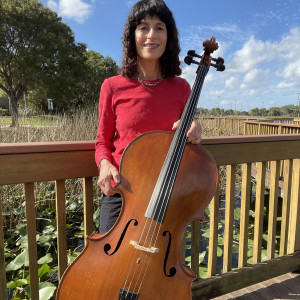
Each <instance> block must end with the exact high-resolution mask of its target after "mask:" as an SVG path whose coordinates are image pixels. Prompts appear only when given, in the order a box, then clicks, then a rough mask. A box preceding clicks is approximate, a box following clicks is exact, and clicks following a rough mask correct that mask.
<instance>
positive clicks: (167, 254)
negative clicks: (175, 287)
mask: <svg viewBox="0 0 300 300" xmlns="http://www.w3.org/2000/svg"><path fill="white" fill-rule="evenodd" d="M167 234H169V242H168V247H167V250H166V255H165V261H164V273H165V275H166V276H167V277H173V276H175V274H176V268H175V267H172V268H170V270H169V274H167V270H166V269H167V261H168V257H169V253H170V248H171V239H172V237H171V233H170V232H169V231H164V232H163V236H166V235H167Z"/></svg>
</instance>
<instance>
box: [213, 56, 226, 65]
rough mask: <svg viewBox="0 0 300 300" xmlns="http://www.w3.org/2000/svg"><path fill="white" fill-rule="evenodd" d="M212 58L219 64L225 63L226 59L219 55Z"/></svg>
mask: <svg viewBox="0 0 300 300" xmlns="http://www.w3.org/2000/svg"><path fill="white" fill-rule="evenodd" d="M211 60H213V61H215V62H216V64H217V65H218V64H221V65H223V64H224V59H223V58H222V57H218V58H217V59H215V58H212V59H211Z"/></svg>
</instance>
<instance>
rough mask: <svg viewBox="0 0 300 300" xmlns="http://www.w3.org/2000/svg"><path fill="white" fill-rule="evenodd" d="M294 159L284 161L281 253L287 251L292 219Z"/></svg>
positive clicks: (283, 253)
mask: <svg viewBox="0 0 300 300" xmlns="http://www.w3.org/2000/svg"><path fill="white" fill-rule="evenodd" d="M292 171H293V160H292V159H287V160H285V161H284V166H283V178H284V186H283V199H282V220H281V232H280V251H279V255H280V256H282V255H285V254H286V253H287V241H288V232H289V220H290V200H291V183H292Z"/></svg>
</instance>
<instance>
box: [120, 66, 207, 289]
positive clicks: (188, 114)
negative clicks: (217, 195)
mask: <svg viewBox="0 0 300 300" xmlns="http://www.w3.org/2000/svg"><path fill="white" fill-rule="evenodd" d="M201 69H202V70H201V73H202V74H201V76H203V74H204V73H205V70H203V68H201ZM204 77H205V76H204ZM203 81H204V79H203V80H202V84H203ZM202 84H201V83H200V85H198V84H197V86H196V90H198V89H199V88H200V91H201V88H202ZM194 98H198V97H194ZM192 100H193V99H192ZM194 102H195V99H194ZM194 106H195V105H193V102H192V105H190V106H189V107H188V109H189V111H188V110H187V118H186V119H185V120H186V122H187V123H188V124H189V123H191V119H192V117H193V116H191V115H192V113H193V111H194V109H195V108H194ZM185 127H187V125H186V124H185V126H183V125H182V126H181V127H180V128H183V129H182V130H181V131H183V130H184V131H186V128H185ZM180 128H179V129H180ZM179 133H180V132H179ZM181 135H182V132H181ZM178 136H179V137H178V138H177V141H176V143H174V147H173V148H175V149H176V148H178V147H179V152H181V151H182V144H183V145H184V147H185V143H182V141H181V140H182V138H181V137H180V135H178ZM178 144H179V145H178ZM184 147H183V148H184ZM175 149H172V153H174V150H175ZM171 159H172V157H171ZM173 160H174V162H175V165H176V167H175V169H177V168H178V165H179V164H180V161H181V158H175V159H174V158H173ZM169 169H170V167H169ZM165 173H167V174H168V173H170V174H171V175H170V177H171V180H170V181H171V182H172V181H174V180H175V178H174V177H176V174H177V172H174V171H173V172H172V171H171V172H170V170H168V169H167V172H165ZM165 182H166V181H165ZM169 186H170V182H168V184H167V191H168V189H170V187H169ZM165 189H166V187H165V184H164V182H163V185H162V188H161V190H165ZM158 194H161V193H158ZM165 202H168V199H167V198H166V197H163V205H160V207H159V209H160V212H159V215H161V213H162V210H163V213H165V211H166V209H167V205H166V204H167V203H165ZM158 205H159V201H156V202H155V206H156V208H155V209H156V210H157V207H158ZM153 221H154V220H152V219H151V221H150V226H149V229H148V233H147V235H146V238H145V242H144V245H145V244H146V241H147V239H148V235H149V232H150V230H151V223H153ZM147 223H148V218H146V222H145V225H144V228H143V230H142V234H141V236H140V239H139V243H140V241H141V239H142V236H143V234H144V231H145V229H146V228H147ZM157 223H158V222H156V223H155V226H154V230H153V231H152V237H151V239H150V241H149V248H150V247H151V243H152V242H153V236H154V234H155V231H156V227H157ZM161 225H162V224H161V223H160V225H159V229H158V231H157V234H156V238H155V241H154V246H155V244H156V242H157V238H158V235H159V232H160V228H161ZM135 252H136V251H135ZM134 256H135V255H134ZM147 256H149V255H146V257H147ZM133 261H134V258H133ZM150 261H151V257H150V259H148V263H147V265H146V268H145V271H142V270H143V267H142V268H141V271H140V274H139V276H138V280H139V278H140V276H141V274H142V272H144V275H143V278H142V280H141V283H140V287H139V290H140V288H141V286H142V283H143V280H144V278H145V275H146V272H147V269H148V267H149V263H150ZM144 264H145V263H143V265H144ZM132 265H133V263H132ZM130 269H131V268H130ZM136 270H137V268H135V270H134V273H133V277H134V275H135V273H136ZM129 273H130V270H129ZM129 273H128V276H129ZM128 276H127V279H128ZM127 279H126V282H125V285H126V283H127ZM131 284H132V281H131V283H130V285H129V288H130V286H131ZM137 284H138V282H136V285H137ZM136 285H135V287H136ZM134 290H135V288H134Z"/></svg>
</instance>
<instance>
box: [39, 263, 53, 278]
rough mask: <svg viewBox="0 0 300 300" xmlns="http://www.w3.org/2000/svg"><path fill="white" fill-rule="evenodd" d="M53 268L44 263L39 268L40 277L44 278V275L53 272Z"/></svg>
mask: <svg viewBox="0 0 300 300" xmlns="http://www.w3.org/2000/svg"><path fill="white" fill-rule="evenodd" d="M51 272H52V271H51V269H50V267H49V266H48V265H47V264H43V265H42V266H41V267H40V268H39V270H38V276H39V278H42V276H43V275H45V274H49V273H51Z"/></svg>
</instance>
